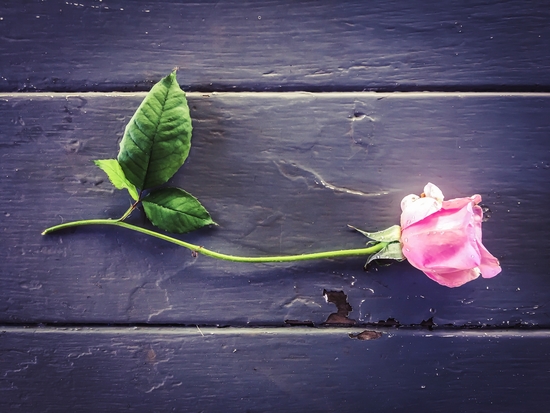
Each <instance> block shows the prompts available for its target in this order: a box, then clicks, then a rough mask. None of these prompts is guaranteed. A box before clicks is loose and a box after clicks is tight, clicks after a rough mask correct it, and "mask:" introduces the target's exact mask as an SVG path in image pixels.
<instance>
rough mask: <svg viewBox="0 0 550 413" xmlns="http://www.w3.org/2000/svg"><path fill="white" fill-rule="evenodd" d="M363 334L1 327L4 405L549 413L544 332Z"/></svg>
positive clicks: (31, 409) (58, 409) (7, 408)
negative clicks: (369, 337)
mask: <svg viewBox="0 0 550 413" xmlns="http://www.w3.org/2000/svg"><path fill="white" fill-rule="evenodd" d="M358 331H360V330H348V329H321V330H318V329H303V328H302V329H295V328H286V329H280V328H278V329H251V328H248V329H233V328H229V329H208V328H205V329H197V328H195V327H193V328H188V329H170V328H164V329H161V330H158V329H151V328H149V329H118V328H101V329H86V328H84V329H78V330H73V329H69V330H61V329H48V328H39V329H27V330H20V329H4V331H3V332H2V333H1V334H0V371H2V372H3V377H2V380H0V389H1V391H2V398H1V399H0V409H2V411H10V412H18V411H24V412H27V413H32V412H62V411H67V410H75V411H79V412H98V411H100V412H103V411H105V412H107V411H113V410H117V411H126V412H144V411H147V412H166V411H173V412H189V411H202V412H219V411H224V412H243V411H261V412H264V411H276V410H279V409H282V408H284V411H285V412H300V413H301V412H304V411H308V412H343V413H344V412H357V411H369V412H387V411H397V412H408V411H411V410H412V411H423V412H441V410H444V409H449V408H451V410H452V411H471V410H472V409H475V410H476V411H482V412H514V411H530V412H544V411H546V410H545V408H546V404H547V402H548V401H549V398H548V392H547V389H546V387H545V386H544V385H542V383H545V382H546V381H547V379H548V371H549V369H550V363H549V360H550V358H549V357H548V346H547V343H548V339H549V336H548V333H547V332H546V333H543V332H531V333H525V334H523V333H522V334H519V333H514V332H500V333H490V334H487V333H481V334H480V333H476V332H457V333H448V332H447V333H425V332H414V331H405V330H397V331H395V330H392V331H383V332H382V336H381V337H380V338H377V339H374V340H369V341H360V340H357V339H350V338H349V336H348V334H349V333H350V332H358ZM526 349H529V351H526Z"/></svg>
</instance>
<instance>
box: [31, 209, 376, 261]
mask: <svg viewBox="0 0 550 413" xmlns="http://www.w3.org/2000/svg"><path fill="white" fill-rule="evenodd" d="M83 225H113V226H115V227H122V228H126V229H129V230H132V231H137V232H141V233H142V234H147V235H150V236H152V237H156V238H160V239H162V240H164V241H168V242H171V243H173V244H176V245H179V246H181V247H185V248H187V249H190V250H191V251H193V252H197V253H200V254H203V255H207V256H209V257H213V258H218V259H220V260H226V261H233V262H256V263H261V262H264V263H265V262H293V261H306V260H317V259H321V258H338V257H340V258H342V257H361V256H366V255H371V254H374V253H376V252H378V251H380V250H381V249H383V248H384V247H385V246H386V245H387V243H386V242H380V243H378V244H376V245H373V246H371V247H367V248H357V249H346V250H336V251H323V252H314V253H311V254H300V255H276V256H271V257H241V256H236V255H228V254H221V253H219V252H215V251H210V250H209V249H206V248H204V247H201V246H198V245H194V244H190V243H188V242H185V241H181V240H179V239H176V238H172V237H169V236H168V235H164V234H161V233H158V232H155V231H150V230H148V229H145V228H141V227H137V226H135V225H131V224H127V223H126V222H122V221H120V220H112V219H87V220H82V221H73V222H67V223H65V224H59V225H55V226H53V227H50V228H47V229H45V230H44V232H42V235H47V234H51V233H52V232H55V231H59V230H61V229H66V228H73V227H79V226H83Z"/></svg>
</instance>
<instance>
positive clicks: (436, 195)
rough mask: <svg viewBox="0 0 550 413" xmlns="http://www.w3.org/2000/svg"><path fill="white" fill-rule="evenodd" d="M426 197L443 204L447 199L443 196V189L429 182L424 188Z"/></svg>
mask: <svg viewBox="0 0 550 413" xmlns="http://www.w3.org/2000/svg"><path fill="white" fill-rule="evenodd" d="M424 195H425V196H427V197H428V198H433V199H436V200H437V201H438V202H440V203H441V202H443V200H444V199H445V197H444V196H443V192H441V189H439V188H438V187H437V186H435V185H434V184H432V183H431V182H428V183H427V184H426V186H425V187H424Z"/></svg>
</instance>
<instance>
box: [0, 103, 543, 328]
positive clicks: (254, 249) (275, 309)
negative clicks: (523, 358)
mask: <svg viewBox="0 0 550 413" xmlns="http://www.w3.org/2000/svg"><path fill="white" fill-rule="evenodd" d="M142 98H143V94H137V95H136V94H112V95H109V94H80V95H67V96H58V95H52V96H50V95H35V94H32V95H20V94H14V95H10V94H5V95H2V96H0V159H1V166H0V172H1V173H2V179H1V180H0V192H1V193H2V197H1V198H0V219H1V221H0V231H1V233H2V237H1V238H0V245H1V247H0V274H1V276H0V309H1V312H0V322H3V323H109V324H112V323H115V324H116V323H157V324H164V323H169V324H183V325H185V324H187V325H189V324H191V325H194V324H209V325H219V324H221V325H242V326H244V325H283V324H284V323H285V320H298V321H301V322H310V323H314V324H321V323H323V322H324V321H325V320H326V319H327V317H328V316H329V315H330V314H331V313H333V312H335V306H334V305H333V304H329V303H327V302H325V298H324V296H323V290H325V289H326V290H328V291H332V290H334V291H344V293H345V294H347V296H348V300H349V303H350V305H351V307H352V311H351V313H350V314H349V317H350V319H353V320H356V322H357V323H359V324H362V323H370V322H377V321H379V320H386V319H388V318H394V319H396V320H398V321H399V322H400V323H402V324H406V325H408V324H419V323H421V322H422V321H423V320H428V319H429V318H430V317H433V320H434V322H435V323H436V324H438V325H440V326H441V325H446V324H449V325H452V326H468V325H472V326H500V327H502V326H509V325H522V326H533V325H536V326H539V327H541V326H548V324H549V319H548V312H547V309H546V306H547V304H548V301H549V293H548V291H550V288H549V282H550V281H549V278H548V277H547V271H548V268H549V266H550V258H549V256H548V254H544V253H541V252H542V251H546V250H548V248H549V247H550V242H549V241H548V237H547V228H548V227H549V226H550V217H549V215H548V214H547V213H546V209H547V205H548V203H549V201H550V189H549V187H548V184H547V183H548V174H549V171H550V169H549V158H548V156H549V152H550V141H549V140H548V139H547V137H548V135H549V133H550V120H549V118H548V116H547V108H548V105H549V101H548V99H549V98H548V96H547V95H529V94H520V95H499V94H433V93H432V94H430V93H417V94H414V93H411V94H374V93H325V94H312V93H287V94H277V93H240V94H239V93H220V94H211V95H204V94H198V93H194V94H190V96H189V102H190V107H191V111H192V117H193V122H194V135H193V147H192V149H191V154H190V157H189V160H188V162H187V163H186V164H185V165H184V167H183V168H182V170H180V172H178V173H177V174H176V176H175V177H174V179H173V183H174V184H175V185H177V186H181V187H183V188H184V189H186V190H188V191H189V192H191V193H192V194H194V195H195V196H197V197H198V198H199V199H200V200H201V201H202V203H203V204H204V205H205V206H206V207H207V208H208V209H209V210H210V212H211V213H212V215H213V218H214V220H216V221H217V222H218V223H219V224H220V226H219V227H217V228H211V229H204V230H201V231H198V232H195V233H192V234H189V235H186V236H183V237H182V238H183V239H186V240H189V241H190V242H194V243H197V244H199V245H204V246H207V247H209V248H211V249H213V250H217V251H222V252H226V253H234V254H242V255H263V254H279V253H289V254H292V253H303V252H314V251H320V250H326V249H337V248H354V247H358V248H359V247H361V246H362V245H364V242H365V241H366V240H365V239H364V238H363V237H362V236H361V235H359V234H357V233H354V232H352V231H350V230H349V229H347V227H346V225H347V224H352V225H355V226H357V227H360V228H363V229H372V230H378V229H382V228H385V227H388V226H390V225H393V224H396V223H398V220H399V213H400V208H399V203H400V200H401V198H402V197H403V196H404V195H407V194H408V193H419V192H421V191H422V188H423V186H424V185H425V184H426V183H427V182H428V181H432V182H434V183H436V184H437V185H439V186H440V187H441V188H442V189H443V191H444V193H445V195H446V196H447V198H453V197H458V196H469V195H471V194H472V193H473V192H478V193H480V194H481V195H482V196H483V203H484V205H486V206H487V207H488V208H489V210H490V213H489V215H490V217H489V219H488V221H487V222H486V223H485V224H484V242H485V244H486V245H487V247H488V248H489V250H490V251H491V252H493V253H494V254H495V255H496V256H497V257H499V258H500V259H501V262H502V267H503V272H502V274H501V275H499V276H498V277H497V278H494V279H491V280H483V279H479V280H477V281H475V282H472V283H470V284H468V285H466V286H465V287H462V288H459V289H448V288H446V287H441V286H439V285H437V284H435V283H434V282H432V281H430V280H429V279H427V278H426V277H425V276H424V275H423V274H422V273H421V272H419V271H417V270H415V269H413V268H411V267H410V266H409V265H408V264H407V263H400V264H395V265H392V266H390V267H382V268H375V269H373V270H371V271H370V272H369V273H365V272H364V271H363V269H362V267H363V264H364V261H365V260H364V259H348V260H334V261H330V260H326V261H319V262H311V263H300V264H294V265H291V264H274V265H250V264H235V263H225V262H220V261H216V260H213V259H210V258H207V257H202V256H201V257H198V258H197V259H194V258H193V257H191V255H190V253H189V252H188V251H185V250H182V249H181V248H179V247H176V246H172V245H170V244H167V243H164V242H163V241H160V240H155V239H150V238H148V237H146V236H143V235H137V234H133V233H130V232H128V231H126V230H123V229H121V230H115V229H113V228H99V227H96V228H87V229H85V228H84V229H77V230H74V231H66V232H63V233H59V234H54V235H51V236H46V237H43V236H41V235H40V232H41V231H42V230H43V229H44V228H45V227H47V226H50V225H54V224H57V223H60V222H66V221H69V220H76V219H85V218H95V217H99V218H106V217H112V218H117V217H119V216H120V215H121V214H122V213H123V212H124V211H125V210H126V208H127V207H128V205H129V202H130V199H129V197H128V196H127V195H126V194H125V193H123V192H122V191H115V190H114V189H113V188H112V187H111V185H110V184H109V183H108V182H107V181H106V177H105V176H104V175H103V173H102V172H101V171H100V170H99V169H98V168H96V167H95V166H94V165H93V163H92V161H93V160H94V159H102V158H112V157H114V156H115V155H116V153H117V150H118V143H117V142H118V140H119V139H120V137H121V135H122V132H123V128H124V126H125V124H126V122H127V121H128V120H129V118H130V116H131V115H132V113H133V111H134V110H135V109H136V107H137V106H138V104H139V102H140V101H141V99H142ZM350 190H351V191H352V192H350ZM346 191H347V192H346ZM132 220H133V222H135V223H138V224H140V225H141V224H143V225H146V223H144V222H143V221H142V218H140V217H139V214H137V215H136V216H135V217H132Z"/></svg>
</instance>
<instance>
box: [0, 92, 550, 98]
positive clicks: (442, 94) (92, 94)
mask: <svg viewBox="0 0 550 413" xmlns="http://www.w3.org/2000/svg"><path fill="white" fill-rule="evenodd" d="M147 93H148V92H116V91H113V92H36V93H29V92H24V93H17V92H9V93H0V99H7V98H27V99H32V98H44V97H49V98H57V97H73V96H83V95H84V96H89V97H96V96H98V97H99V96H112V97H132V96H142V97H145V95H147ZM186 95H187V96H188V97H190V98H199V97H209V96H234V97H253V96H256V97H282V96H285V97H289V98H292V97H295V96H316V97H357V96H365V97H376V98H378V99H382V98H388V97H398V98H419V97H426V98H433V97H454V98H456V97H459V98H460V97H525V98H533V97H550V92H430V91H426V92H307V91H302V92H300V91H292V92H186Z"/></svg>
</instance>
